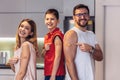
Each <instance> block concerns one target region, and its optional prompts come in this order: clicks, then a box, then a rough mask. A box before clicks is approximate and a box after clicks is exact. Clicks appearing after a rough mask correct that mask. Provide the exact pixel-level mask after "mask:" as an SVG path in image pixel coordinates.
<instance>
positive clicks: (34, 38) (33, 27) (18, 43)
mask: <svg viewBox="0 0 120 80" xmlns="http://www.w3.org/2000/svg"><path fill="white" fill-rule="evenodd" d="M24 21H26V22H28V24H30V26H31V32H33V35H31V36H30V35H29V36H28V37H27V38H26V40H27V41H29V42H31V43H32V44H33V46H34V48H35V50H36V53H38V44H37V28H36V23H35V22H34V21H33V20H31V19H23V20H22V21H21V22H20V24H19V26H18V29H19V27H20V26H21V24H22V23H23V22H24ZM18 29H17V33H16V45H15V50H17V49H18V48H20V47H21V41H20V37H19V34H18Z"/></svg>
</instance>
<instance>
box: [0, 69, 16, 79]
mask: <svg viewBox="0 0 120 80" xmlns="http://www.w3.org/2000/svg"><path fill="white" fill-rule="evenodd" d="M0 80H14V73H13V71H12V70H11V69H0Z"/></svg>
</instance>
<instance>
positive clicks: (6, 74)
mask: <svg viewBox="0 0 120 80" xmlns="http://www.w3.org/2000/svg"><path fill="white" fill-rule="evenodd" d="M0 80H14V73H13V71H12V70H11V69H0ZM37 80H44V70H43V69H37Z"/></svg>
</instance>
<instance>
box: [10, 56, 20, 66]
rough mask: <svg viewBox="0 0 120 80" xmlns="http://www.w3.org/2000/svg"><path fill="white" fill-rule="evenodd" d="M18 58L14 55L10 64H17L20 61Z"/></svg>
mask: <svg viewBox="0 0 120 80" xmlns="http://www.w3.org/2000/svg"><path fill="white" fill-rule="evenodd" d="M18 59H19V58H18V57H12V58H10V59H9V61H8V63H9V64H15V63H17V62H18Z"/></svg>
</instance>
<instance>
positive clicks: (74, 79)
mask: <svg viewBox="0 0 120 80" xmlns="http://www.w3.org/2000/svg"><path fill="white" fill-rule="evenodd" d="M89 18H90V15H89V8H88V6H86V5H84V4H78V5H77V6H75V7H74V9H73V20H74V27H73V28H72V29H71V30H69V31H67V32H66V33H65V36H64V54H65V59H66V65H67V70H68V73H69V75H70V78H71V80H94V61H95V60H97V61H102V59H103V53H102V50H101V48H100V46H99V44H98V43H97V40H96V37H95V34H94V33H93V32H92V31H88V30H86V26H87V23H88V20H89ZM66 77H67V76H66Z"/></svg>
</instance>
